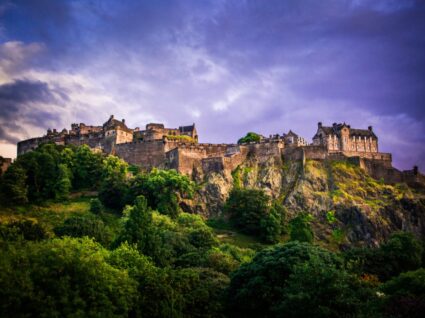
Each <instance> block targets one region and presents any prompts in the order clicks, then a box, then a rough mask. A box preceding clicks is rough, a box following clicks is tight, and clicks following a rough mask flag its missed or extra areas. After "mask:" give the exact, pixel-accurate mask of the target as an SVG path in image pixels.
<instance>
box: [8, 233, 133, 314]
mask: <svg viewBox="0 0 425 318" xmlns="http://www.w3.org/2000/svg"><path fill="white" fill-rule="evenodd" d="M108 254H109V252H108V251H107V250H105V249H103V248H102V247H101V246H100V245H99V244H97V243H94V242H93V241H92V240H90V239H88V238H84V239H75V238H63V239H53V240H46V241H41V242H37V243H32V242H29V243H27V244H25V245H20V246H17V247H16V248H15V249H13V248H10V249H8V250H3V249H2V250H0V285H1V286H2V288H1V289H0V298H1V300H2V301H1V302H0V316H1V317H30V316H31V317H70V316H73V317H117V316H127V315H128V313H129V312H130V310H131V308H132V307H133V304H134V301H135V299H136V288H137V283H136V282H135V281H134V280H133V279H132V278H131V277H129V276H128V273H127V271H125V270H121V269H117V268H115V267H113V266H112V265H110V264H109V263H108V262H107V261H106V260H107V258H108Z"/></svg>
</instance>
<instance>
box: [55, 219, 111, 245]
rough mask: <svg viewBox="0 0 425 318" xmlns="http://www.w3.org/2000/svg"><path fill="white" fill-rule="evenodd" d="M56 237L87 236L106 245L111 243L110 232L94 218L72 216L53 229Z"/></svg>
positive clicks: (101, 222) (100, 221)
mask: <svg viewBox="0 0 425 318" xmlns="http://www.w3.org/2000/svg"><path fill="white" fill-rule="evenodd" d="M54 232H55V234H56V235H57V236H71V237H84V236H88V237H90V238H93V239H94V240H96V241H97V242H99V243H101V244H103V245H107V244H109V243H110V241H111V232H110V230H109V228H108V227H107V226H106V225H105V224H104V223H103V221H102V220H100V219H98V218H95V217H86V216H72V217H70V218H68V219H66V220H65V221H64V223H63V224H62V225H60V226H57V227H55V228H54Z"/></svg>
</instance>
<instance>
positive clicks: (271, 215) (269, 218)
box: [224, 188, 282, 243]
mask: <svg viewBox="0 0 425 318" xmlns="http://www.w3.org/2000/svg"><path fill="white" fill-rule="evenodd" d="M224 211H225V213H227V214H228V215H229V219H230V222H231V223H232V225H233V226H234V227H236V228H238V229H240V230H241V231H242V232H244V233H247V234H251V235H258V236H259V237H260V238H261V239H262V240H263V241H265V242H268V243H276V242H277V241H278V239H279V236H280V234H281V229H282V219H281V218H282V214H281V213H282V210H281V209H279V208H278V206H277V205H276V204H274V203H273V204H272V203H271V199H270V197H269V196H268V195H267V194H266V193H265V192H264V191H263V190H259V189H238V188H236V189H233V190H232V191H231V192H230V195H229V198H228V200H227V201H226V205H225V207H224Z"/></svg>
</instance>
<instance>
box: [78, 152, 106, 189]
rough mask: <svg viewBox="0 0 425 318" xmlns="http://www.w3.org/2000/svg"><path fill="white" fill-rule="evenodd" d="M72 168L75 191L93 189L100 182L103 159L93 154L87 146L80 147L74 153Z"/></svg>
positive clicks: (99, 155)
mask: <svg viewBox="0 0 425 318" xmlns="http://www.w3.org/2000/svg"><path fill="white" fill-rule="evenodd" d="M72 168H73V171H72V173H73V176H74V179H73V183H74V184H73V185H74V188H75V189H82V188H94V187H95V186H96V185H98V184H99V182H100V181H101V180H102V179H101V176H102V169H103V157H102V155H101V154H99V153H94V152H93V151H92V150H91V149H90V147H89V146H87V145H82V146H80V147H78V148H77V150H76V152H75V161H74V165H73V167H72Z"/></svg>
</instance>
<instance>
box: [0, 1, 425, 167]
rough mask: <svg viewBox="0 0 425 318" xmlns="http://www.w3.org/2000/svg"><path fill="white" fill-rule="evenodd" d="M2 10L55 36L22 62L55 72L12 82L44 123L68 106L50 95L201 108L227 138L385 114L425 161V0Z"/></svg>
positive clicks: (87, 116)
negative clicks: (52, 109) (32, 80)
mask: <svg viewBox="0 0 425 318" xmlns="http://www.w3.org/2000/svg"><path fill="white" fill-rule="evenodd" d="M0 15H1V22H0V24H1V26H2V29H3V32H2V37H0V39H1V38H3V39H4V40H5V41H20V43H21V44H19V45H17V44H16V43H15V46H16V47H19V48H21V47H22V48H23V47H24V44H25V43H26V44H28V43H39V46H40V47H42V48H43V49H41V48H40V47H38V46H37V47H36V48H37V50H38V51H40V52H41V51H42V52H41V53H40V54H39V55H40V56H41V57H40V58H39V59H37V60H35V58H34V57H32V55H31V54H29V53H28V56H30V55H31V58H30V60H28V61H27V62H26V63H24V64H22V65H23V66H22V67H21V68H19V71H20V72H21V71H22V69H23V68H26V69H27V70H29V71H35V72H45V73H43V74H44V75H45V77H44V78H43V81H44V80H45V78H46V80H45V81H46V82H45V83H44V86H43V83H38V84H37V85H29V86H25V85H24V83H15V84H16V85H15V86H16V87H15V88H12V87H5V88H3V87H1V89H2V90H4V92H5V93H6V95H5V96H7V94H10V96H12V97H13V98H12V97H11V100H12V101H8V100H7V99H5V98H4V97H1V98H2V99H1V100H0V102H1V103H2V110H1V115H0V116H3V117H5V116H6V114H9V115H7V116H8V118H9V119H10V121H13V118H14V116H21V114H22V109H25V110H26V111H27V112H28V113H31V116H27V117H31V118H35V119H33V121H32V123H34V124H37V123H40V125H42V126H45V124H46V122H47V121H48V122H49V123H52V122H55V121H59V119H58V118H57V117H58V116H59V115H57V113H54V114H52V112H48V111H46V110H45V109H44V108H43V107H40V106H39V105H43V104H57V105H61V103H63V105H64V108H66V112H64V113H65V114H66V115H62V118H61V122H63V123H65V122H66V123H67V125H69V123H70V122H72V121H75V120H79V121H92V122H93V123H95V122H102V121H103V120H104V119H105V118H104V117H106V116H107V115H108V114H109V113H118V112H121V113H122V117H127V118H128V122H129V123H130V124H134V126H143V125H144V124H145V122H144V121H145V120H155V121H164V122H166V123H167V124H170V125H173V126H176V125H179V124H186V123H190V122H192V121H196V123H197V125H198V127H199V130H200V132H201V139H202V140H203V141H214V142H220V141H226V142H231V141H235V140H237V139H238V137H240V136H241V135H243V134H244V133H245V132H246V131H251V130H256V131H259V132H261V133H263V134H266V135H267V134H270V133H276V132H283V131H287V130H288V129H290V128H291V129H293V130H295V131H297V132H298V133H300V134H302V135H304V136H305V137H306V138H308V139H310V138H311V136H312V135H313V134H314V129H315V125H316V122H317V121H319V120H320V121H323V122H324V123H332V122H334V121H349V122H350V123H352V125H356V126H360V127H366V126H367V125H368V124H373V125H374V126H375V127H376V130H377V132H379V135H380V143H381V145H382V147H381V149H383V150H385V151H391V152H393V153H394V158H395V161H396V163H397V165H400V166H403V167H410V166H411V165H412V164H414V163H419V164H421V165H425V161H424V160H425V159H424V158H423V153H424V146H423V144H424V137H423V136H424V135H425V107H423V101H424V100H425V76H424V74H425V54H424V52H425V37H424V36H423V34H425V2H424V1H422V0H416V1H415V0H323V1H317V0H284V1H283V0H268V1H261V0H257V1H254V0H245V1H226V0H224V1H216V0H206V1H198V0H175V1H166V0H158V1H131V0H129V1H98V0H91V1H78V0H76V1H54V0H51V1H48V0H41V1H29V0H28V1H23V0H16V1H9V2H8V5H7V6H3V7H1V8H0ZM36 48H34V49H33V50H30V51H31V52H32V51H34V50H35V49H36ZM15 51H16V52H18V50H17V49H15V50H14V51H13V52H15ZM0 54H1V52H0ZM15 55H19V54H12V55H10V56H15ZM8 60H9V61H11V62H10V63H7V65H6V64H4V65H5V66H3V65H2V64H1V61H0V70H1V67H2V66H3V68H4V69H6V67H8V68H9V69H16V67H15V68H12V67H11V66H10V65H9V64H16V63H14V62H13V61H15V60H14V59H12V58H9V59H8ZM18 60H21V59H18ZM12 66H13V65H12ZM22 72H24V71H22ZM55 75H60V76H57V77H55ZM79 76H80V77H81V78H79ZM19 78H21V77H19ZM31 78H37V77H36V75H35V77H34V76H33V77H31ZM65 82H66V83H65ZM47 83H48V84H47ZM32 84H34V83H32ZM62 86H63V87H65V86H66V89H60V88H59V89H56V88H55V89H53V88H54V87H62ZM14 89H15V90H16V89H19V90H20V91H21V93H20V94H21V95H18V94H17V92H16V91H15V92H12V91H13V90H14ZM8 90H11V92H9V93H8ZM96 94H97V95H96ZM70 96H73V97H70ZM19 98H20V99H21V100H22V102H17V101H16V100H17V99H19ZM67 98H69V101H67ZM32 101H37V102H33V103H32ZM31 103H32V104H31ZM30 104H31V106H29V105H30ZM35 104H37V105H35ZM3 105H4V106H3ZM6 105H7V109H6V107H5V106H6ZM22 105H27V106H22ZM3 108H4V109H3ZM15 110H16V111H15ZM65 116H68V117H69V118H65ZM43 117H45V118H47V119H46V121H43ZM403 127H404V128H403ZM406 127H408V128H406ZM412 127H414V128H412ZM59 128H61V127H59ZM409 149H411V151H410V152H409ZM407 153H409V156H407V155H406V154H407Z"/></svg>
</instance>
